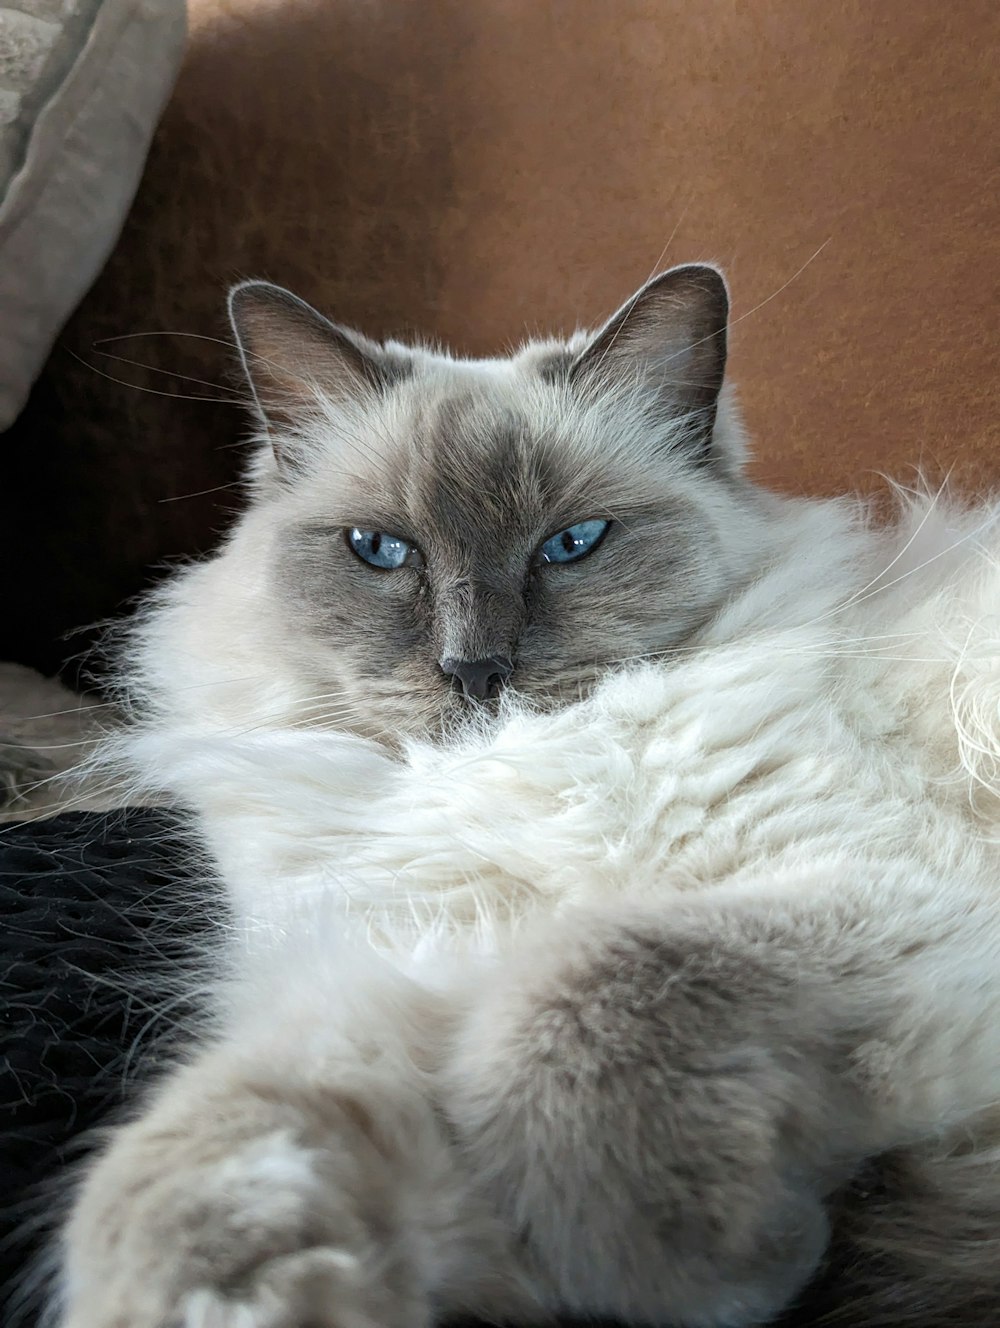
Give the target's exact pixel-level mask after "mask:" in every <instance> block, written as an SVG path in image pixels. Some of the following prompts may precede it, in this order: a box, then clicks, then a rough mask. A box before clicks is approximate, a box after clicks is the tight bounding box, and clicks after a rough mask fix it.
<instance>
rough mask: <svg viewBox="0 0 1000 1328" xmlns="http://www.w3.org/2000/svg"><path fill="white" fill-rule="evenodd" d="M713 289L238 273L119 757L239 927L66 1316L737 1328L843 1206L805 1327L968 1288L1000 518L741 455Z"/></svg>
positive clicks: (988, 1120)
mask: <svg viewBox="0 0 1000 1328" xmlns="http://www.w3.org/2000/svg"><path fill="white" fill-rule="evenodd" d="M727 307H728V306H727V298H726V293H725V287H724V284H723V282H722V280H721V278H720V277H719V275H718V274H717V273H716V272H715V270H714V269H712V268H708V267H702V266H695V267H685V268H678V269H674V270H672V271H671V272H668V273H666V274H664V275H663V276H661V277H659V278H657V279H655V280H654V281H653V282H651V283H649V284H648V285H647V286H646V287H644V288H643V289H642V290H641V291H640V292H638V293H637V295H636V296H634V297H633V298H632V300H630V301H629V302H628V303H627V304H626V305H625V306H624V307H623V309H622V310H620V311H619V313H618V314H617V315H616V316H615V317H614V318H613V319H612V320H611V321H610V322H609V324H608V325H607V326H606V327H605V328H603V329H602V330H601V331H600V332H598V333H597V334H596V335H595V336H593V337H590V338H588V337H583V336H579V337H577V338H575V339H574V340H572V341H571V342H569V343H555V342H552V343H543V344H540V345H539V344H535V345H532V346H529V347H528V348H526V349H525V350H524V351H523V352H520V353H519V354H518V355H516V356H514V357H513V358H512V359H510V360H507V361H490V362H463V361H459V360H453V359H450V358H448V357H447V356H444V355H441V354H435V353H431V352H428V351H424V350H414V349H409V348H406V347H403V346H399V345H395V344H390V345H388V346H386V347H379V346H375V345H374V344H373V343H370V342H367V341H365V340H364V339H363V338H360V337H358V336H356V335H355V334H352V333H349V332H347V331H345V330H344V329H342V328H338V327H335V326H334V325H331V324H329V323H327V322H326V321H325V320H323V319H322V318H320V316H319V315H317V314H315V313H314V312H313V311H312V310H309V309H308V308H307V307H306V306H304V305H302V304H301V303H299V302H298V301H296V300H294V298H293V297H291V296H288V295H287V294H285V293H284V292H279V291H276V290H275V289H274V288H271V287H267V286H262V285H260V284H256V283H251V284H248V285H245V286H242V287H239V288H237V290H236V291H235V293H234V296H233V302H232V309H233V320H234V327H235V329H236V332H237V336H238V338H239V341H240V345H241V348H242V351H243V356H244V363H245V366H246V368H247V372H248V376H249V379H250V382H251V385H252V388H253V391H254V397H255V405H256V409H257V411H258V417H259V421H260V425H261V443H262V445H261V447H260V449H259V452H258V455H257V457H256V460H255V462H254V467H253V473H252V475H251V478H250V496H249V502H248V505H247V510H246V512H245V514H244V516H243V517H242V518H241V520H240V522H239V523H238V525H237V527H236V529H235V531H234V533H233V535H232V536H231V537H230V538H229V540H228V541H227V543H226V544H225V545H224V547H223V548H222V549H221V551H220V552H219V553H218V554H217V555H216V556H214V557H213V558H211V559H209V560H208V561H206V562H204V563H202V564H199V565H197V566H194V567H191V568H189V569H187V570H186V571H184V572H182V573H181V574H179V575H178V576H177V577H176V578H175V579H174V580H172V581H171V582H170V583H169V584H168V585H167V586H166V587H165V589H163V590H162V591H161V592H159V594H158V596H157V597H156V598H155V600H154V601H153V603H152V605H151V607H150V609H149V611H148V612H147V613H146V615H145V616H144V618H143V620H142V622H141V624H140V626H139V627H138V628H137V629H136V631H135V633H134V635H133V641H132V646H131V653H130V661H131V662H130V665H129V677H128V679H127V681H128V684H129V688H130V700H131V702H132V704H133V707H134V709H135V711H136V715H137V719H136V723H135V725H134V727H133V729H132V730H131V732H130V734H129V735H128V737H127V738H126V740H125V741H124V743H123V744H122V745H121V747H120V749H119V750H118V751H117V752H115V753H114V754H113V759H116V760H117V759H119V758H121V757H124V760H125V761H126V763H127V764H128V767H129V769H130V770H131V771H132V774H133V778H134V780H135V781H136V785H137V786H138V787H141V788H144V789H146V790H149V789H155V790H156V791H157V792H159V793H164V792H165V793H168V794H170V795H171V796H173V797H174V798H176V799H177V800H178V801H179V802H180V803H182V804H183V805H185V806H187V807H188V808H190V809H191V810H192V811H193V812H194V813H195V814H196V816H197V818H198V823H199V825H200V827H201V831H202V833H203V836H204V839H205V842H206V844H207V845H208V847H209V849H210V851H211V853H212V855H213V856H214V858H215V860H216V862H217V864H218V866H219V868H220V871H221V874H222V877H223V879H224V881H225V883H226V886H227V888H228V890H229V891H230V895H231V900H232V905H233V915H234V923H233V927H232V929H231V938H230V942H229V946H228V952H227V953H226V954H225V955H223V956H220V959H219V967H220V970H221V972H220V978H219V982H218V1007H217V1014H216V1019H215V1032H214V1033H213V1035H212V1036H211V1037H209V1038H207V1039H205V1040H204V1041H203V1043H202V1044H201V1045H198V1046H196V1047H193V1048H192V1049H191V1053H190V1056H189V1058H188V1059H187V1061H186V1063H185V1064H184V1065H183V1066H182V1067H180V1068H178V1069H177V1070H175V1071H174V1072H172V1073H171V1074H170V1075H169V1076H168V1077H167V1078H166V1079H165V1081H164V1082H162V1083H161V1084H160V1085H159V1086H158V1087H157V1088H156V1090H155V1091H154V1092H153V1093H152V1094H151V1096H150V1097H149V1099H148V1101H147V1102H146V1103H145V1104H144V1105H143V1108H142V1110H141V1112H139V1113H138V1114H137V1116H136V1119H135V1120H134V1121H133V1123H131V1124H129V1125H127V1126H125V1127H123V1128H121V1129H119V1130H118V1131H117V1132H116V1134H115V1135H114V1137H113V1139H112V1142H111V1146H110V1148H109V1149H108V1150H107V1151H106V1153H105V1154H104V1155H103V1156H102V1157H101V1158H100V1159H99V1161H98V1162H97V1163H96V1165H94V1166H93V1168H92V1170H91V1172H90V1174H89V1176H88V1178H87V1180H86V1182H85V1184H84V1186H83V1189H82V1192H81V1194H80V1197H79V1200H78V1203H77V1205H76V1208H75V1211H74V1214H73V1216H72V1218H71V1220H70V1222H69V1224H68V1226H67V1228H66V1231H65V1261H64V1273H63V1278H62V1291H61V1297H60V1310H59V1312H58V1313H59V1317H60V1322H61V1323H62V1324H63V1325H64V1328H179V1326H181V1325H182V1326H183V1328H365V1326H369V1325H370V1326H371V1328H375V1325H378V1328H419V1325H429V1324H431V1323H433V1322H437V1321H440V1320H442V1319H444V1318H447V1317H452V1316H455V1315H457V1314H463V1313H471V1314H475V1315H478V1316H480V1317H483V1318H487V1319H490V1320H491V1321H494V1322H497V1321H500V1320H505V1321H508V1322H522V1323H529V1322H539V1321H541V1320H543V1319H545V1318H549V1317H551V1316H552V1315H556V1314H567V1315H578V1316H579V1315H584V1316H595V1315H613V1316H618V1317H620V1318H623V1319H628V1320H632V1321H636V1322H642V1323H657V1324H663V1323H671V1324H677V1325H690V1326H692V1328H709V1326H710V1325H718V1326H719V1328H722V1326H725V1328H742V1326H743V1325H749V1324H755V1323H763V1322H768V1321H770V1320H772V1319H773V1318H774V1317H775V1316H776V1315H779V1314H780V1313H782V1312H784V1311H786V1310H787V1308H788V1307H789V1306H790V1305H791V1304H793V1302H794V1301H795V1298H796V1297H797V1296H798V1295H799V1293H800V1292H801V1291H802V1289H803V1287H804V1286H805V1285H806V1284H807V1283H808V1282H809V1280H810V1278H812V1277H813V1276H814V1274H816V1273H817V1271H818V1270H819V1271H820V1272H822V1270H823V1268H824V1267H827V1266H828V1265H826V1264H825V1263H824V1260H825V1259H826V1252H827V1250H828V1245H829V1242H830V1239H831V1228H832V1231H833V1239H834V1241H835V1245H834V1248H839V1246H837V1244H836V1242H837V1241H839V1240H842V1239H843V1240H846V1241H847V1244H848V1246H849V1248H850V1251H851V1259H850V1261H849V1262H850V1266H849V1267H847V1268H846V1269H845V1271H844V1272H843V1276H840V1275H839V1274H838V1275H837V1276H834V1277H833V1278H832V1282H831V1284H830V1290H829V1297H830V1299H829V1300H828V1301H827V1302H826V1304H825V1307H824V1313H825V1314H826V1315H827V1316H829V1315H830V1314H831V1313H836V1312H839V1313H841V1314H842V1315H843V1316H844V1321H845V1322H850V1323H862V1322H864V1323H884V1324H890V1323H908V1324H921V1325H931V1324H934V1325H944V1324H954V1323H958V1322H963V1323H976V1324H983V1325H985V1324H987V1323H993V1322H995V1321H996V1316H997V1314H998V1313H1000V1258H998V1256H1000V1146H998V1145H1000V1118H998V1115H997V1103H998V1102H1000V889H998V875H1000V841H998V830H1000V766H998V761H1000V527H998V519H1000V507H997V506H994V505H991V504H978V505H972V506H967V507H963V506H960V505H958V504H956V503H954V502H953V501H951V500H950V499H947V498H946V497H945V496H943V495H941V494H938V495H936V496H933V497H926V496H919V495H916V496H911V495H907V494H903V493H900V495H899V514H898V516H897V518H896V519H895V521H893V522H891V523H889V524H887V525H886V524H883V525H878V524H876V523H874V522H873V521H872V520H871V519H870V517H869V514H868V513H867V511H866V510H865V508H864V506H863V505H862V504H860V503H858V502H854V501H847V500H843V501H836V502H829V501H823V502H820V501H805V500H793V499H788V498H783V497H779V496H776V495H773V494H767V493H763V492H762V491H760V490H759V489H757V488H755V487H754V486H753V485H752V484H750V483H749V481H748V480H747V479H746V478H745V477H744V475H743V472H742V461H743V448H742V442H741V436H740V432H739V428H738V426H737V424H736V422H735V417H734V413H733V407H732V403H731V402H730V401H729V400H728V398H727V395H726V393H725V392H724V391H722V376H723V368H724V362H725V327H726V315H727ZM720 393H721V396H720ZM873 1159H881V1162H880V1163H877V1165H880V1166H881V1167H882V1170H881V1171H880V1173H879V1174H880V1176H881V1178H882V1181H881V1188H880V1189H879V1190H878V1192H877V1193H873V1192H871V1191H870V1190H867V1191H866V1190H864V1189H863V1188H862V1189H859V1187H858V1185H857V1183H856V1182H857V1177H858V1176H859V1175H860V1174H862V1173H864V1172H865V1168H867V1167H870V1166H871V1165H872V1160H873ZM865 1174H867V1173H865ZM852 1187H853V1188H852ZM844 1232H846V1233H847V1235H846V1236H844V1235H843V1233H844ZM810 1321H812V1320H810Z"/></svg>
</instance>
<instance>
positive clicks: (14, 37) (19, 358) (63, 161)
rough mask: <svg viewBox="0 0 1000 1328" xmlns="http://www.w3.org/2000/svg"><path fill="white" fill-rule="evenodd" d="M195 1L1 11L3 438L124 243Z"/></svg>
mask: <svg viewBox="0 0 1000 1328" xmlns="http://www.w3.org/2000/svg"><path fill="white" fill-rule="evenodd" d="M184 36H185V5H184V0H0V429H3V428H6V427H7V426H8V425H9V424H10V423H11V422H12V420H13V419H14V418H15V416H16V415H17V413H18V412H19V410H20V409H21V407H22V405H23V404H24V401H25V398H26V397H27V394H28V391H29V389H30V387H31V384H32V383H33V381H34V379H35V376H36V375H37V373H38V371H39V370H40V368H41V366H42V364H43V363H44V361H45V358H46V356H47V355H48V352H49V350H50V348H51V346H52V342H53V340H54V339H55V337H56V335H57V334H58V332H59V329H60V328H61V327H62V325H63V323H64V322H65V321H66V319H67V318H68V317H69V315H70V314H71V313H72V311H73V309H74V308H75V306H76V305H77V303H78V302H79V300H80V298H81V296H82V295H83V294H84V292H85V291H86V290H87V288H88V287H89V286H90V284H91V282H92V281H93V280H94V277H95V276H96V275H97V273H98V271H99V270H100V268H101V266H102V265H103V263H104V261H105V259H106V258H107V256H108V253H109V252H110V250H111V247H112V245H113V244H114V242H115V240H116V239H117V237H118V233H119V230H120V228H121V224H122V222H123V221H124V218H125V214H126V212H127V210H128V207H129V204H130V203H131V201H132V196H133V194H134V192H135V189H136V186H137V184H138V181H139V175H140V172H141V170H142V165H143V162H144V160H145V157H146V152H147V149H148V147H149V141H150V138H151V136H152V132H153V128H154V126H155V125H156V121H157V120H158V118H159V115H160V111H161V110H162V108H163V104H164V102H165V100H166V97H167V95H168V93H169V91H170V89H171V87H172V85H173V81H174V75H175V73H176V71H177V66H178V63H179V61H180V55H181V50H182V48H183V44H184Z"/></svg>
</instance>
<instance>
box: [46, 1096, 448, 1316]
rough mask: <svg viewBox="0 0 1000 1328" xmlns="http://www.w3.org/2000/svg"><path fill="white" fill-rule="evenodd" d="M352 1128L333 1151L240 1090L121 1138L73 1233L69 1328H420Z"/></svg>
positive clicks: (178, 1105) (311, 1128)
mask: <svg viewBox="0 0 1000 1328" xmlns="http://www.w3.org/2000/svg"><path fill="white" fill-rule="evenodd" d="M334 1114H336V1112H335V1113H334ZM341 1117H342V1118H341V1119H339V1120H337V1121H336V1122H334V1126H335V1128H334V1130H333V1131H331V1137H327V1138H323V1137H320V1135H321V1133H322V1131H317V1129H316V1123H315V1122H314V1121H313V1120H311V1119H306V1118H305V1117H303V1116H301V1115H300V1114H299V1113H298V1112H297V1111H296V1110H295V1109H294V1108H293V1107H289V1106H288V1105H287V1104H281V1103H275V1102H272V1101H268V1100H265V1099H262V1098H260V1097H257V1096H255V1095H254V1094H253V1093H251V1092H249V1091H246V1090H240V1089H235V1090H233V1089H230V1091H229V1092H226V1093H220V1094H218V1095H217V1096H213V1097H210V1098H207V1099H206V1098H201V1099H200V1100H197V1101H194V1102H191V1103H189V1104H188V1105H187V1109H185V1108H184V1105H183V1095H175V1097H174V1099H173V1100H171V1101H169V1102H167V1103H165V1104H161V1105H160V1107H159V1108H157V1110H155V1111H154V1112H153V1113H152V1114H151V1115H150V1116H149V1117H147V1118H146V1119H144V1120H142V1121H140V1122H139V1123H138V1124H136V1125H133V1126H130V1127H128V1128H127V1129H125V1130H123V1131H122V1132H121V1133H120V1135H119V1136H118V1137H117V1139H116V1141H115V1143H114V1144H113V1146H112V1148H111V1149H110V1150H109V1152H108V1153H107V1154H106V1155H105V1156H104V1157H103V1158H102V1160H101V1161H100V1162H99V1163H98V1165H97V1166H96V1167H95V1169H94V1171H93V1172H92V1174H91V1175H90V1177H89V1179H88V1181H87V1183H86V1184H85V1186H84V1188H83V1191H82V1193H81V1196H80V1199H79V1202H78V1204H77V1206H76V1209H75V1211H74V1213H73V1216H72V1218H71V1220H70V1223H69V1225H68V1227H67V1230H66V1233H65V1241H66V1256H65V1265H64V1267H65V1271H64V1289H63V1295H64V1310H63V1315H62V1319H61V1323H62V1328H304V1326H305V1325H309V1328H376V1326H377V1328H395V1326H396V1325H398V1328H404V1325H405V1328H420V1325H422V1324H424V1323H426V1322H427V1321H428V1319H429V1312H428V1309H427V1306H426V1304H425V1303H424V1298H423V1297H422V1295H421V1292H420V1289H419V1288H417V1287H415V1286H414V1285H412V1284H411V1280H410V1279H409V1278H408V1275H407V1273H406V1270H405V1267H404V1264H403V1261H402V1260H401V1259H397V1258H396V1257H395V1251H394V1248H393V1238H394V1233H393V1229H392V1221H391V1215H387V1214H384V1213H383V1212H381V1211H380V1199H381V1198H382V1196H383V1194H384V1181H383V1178H382V1176H381V1175H380V1159H379V1157H378V1155H377V1149H375V1150H373V1147H372V1143H371V1140H370V1139H368V1138H366V1137H365V1131H364V1129H363V1128H360V1129H359V1128H358V1126H357V1122H356V1120H352V1119H351V1112H350V1111H348V1112H344V1113H341Z"/></svg>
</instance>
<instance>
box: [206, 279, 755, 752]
mask: <svg viewBox="0 0 1000 1328" xmlns="http://www.w3.org/2000/svg"><path fill="white" fill-rule="evenodd" d="M230 309H231V316H232V322H233V327H234V329H235V332H236V336H237V340H238V343H239V347H240V351H241V354H242V358H243V363H244V367H245V369H246V373H247V377H248V380H249V382H250V385H251V387H252V390H253V397H254V403H255V407H256V410H257V413H258V415H259V421H260V425H261V430H262V438H263V439H264V440H265V441H266V444H267V445H266V446H264V447H262V448H261V450H260V454H259V456H258V458H257V461H256V463H255V464H256V471H255V487H254V493H255V498H254V503H255V504H256V505H257V507H258V509H259V510H263V511H266V513H267V519H268V523H269V529H270V531H271V532H272V533H271V538H270V542H269V548H268V550H267V552H266V568H265V573H264V575H265V579H266V584H267V588H268V594H269V595H270V596H271V599H272V603H273V608H274V611H275V612H276V613H277V615H278V619H279V621H280V623H281V630H282V631H283V633H284V634H285V644H286V647H287V653H288V654H289V656H290V657H292V658H294V660H295V661H296V666H297V667H299V668H301V669H302V671H303V673H304V674H305V675H306V676H307V678H308V682H309V685H310V686H311V687H313V688H314V689H315V690H316V692H317V693H318V694H331V695H335V696H336V697H337V698H338V700H339V702H340V703H341V708H340V709H339V710H338V711H337V713H338V715H339V717H340V722H341V723H343V724H344V725H345V726H347V727H351V728H356V729H358V730H360V731H362V732H365V733H368V734H372V735H376V736H382V737H386V736H393V735H399V734H401V733H423V734H429V735H431V736H434V735H436V734H438V733H440V732H442V731H447V730H448V729H449V728H450V727H451V726H452V725H453V724H454V723H455V722H456V721H458V720H460V719H461V718H462V717H463V716H467V715H469V714H470V713H474V711H475V708H476V707H481V706H483V705H486V706H489V705H490V704H491V703H492V700H493V699H494V698H495V697H496V696H497V694H498V693H499V692H500V691H501V689H503V688H513V689H516V691H517V692H519V693H521V694H523V695H525V696H527V697H528V698H530V699H531V700H532V701H533V702H535V703H538V704H542V705H549V704H557V703H560V702H565V701H569V700H573V699H575V698H577V697H578V696H579V695H580V694H581V693H582V692H583V691H585V690H586V689H587V688H588V686H590V685H591V684H592V683H593V681H594V680H595V679H596V678H597V677H599V676H600V674H601V673H602V672H603V671H605V670H606V669H607V668H608V667H610V666H613V665H614V664H615V663H617V662H619V661H625V660H630V659H635V658H638V657H645V656H649V655H651V654H655V653H658V652H663V651H668V650H670V649H671V648H673V647H676V646H678V645H679V644H680V643H683V642H684V641H685V640H686V639H687V638H689V637H690V636H691V634H692V633H693V632H694V631H696V629H697V628H698V627H699V626H701V625H702V624H703V623H704V622H705V621H706V620H707V619H708V618H709V617H710V616H711V615H712V614H713V612H714V611H715V610H716V609H717V607H718V606H719V604H720V602H721V601H722V600H723V599H724V597H725V596H726V593H727V591H728V590H729V589H730V588H731V586H732V584H733V582H734V580H735V579H738V578H739V577H741V576H744V575H746V574H747V572H748V570H749V569H750V567H751V566H752V564H753V562H754V548H755V541H756V540H757V539H758V535H757V532H758V530H759V520H758V518H757V517H756V515H755V510H756V509H755V503H754V500H753V498H752V491H751V489H750V487H749V486H748V485H747V484H746V483H745V481H744V480H743V479H742V478H741V473H740V471H741V462H742V446H741V442H740V436H739V430H738V426H737V425H736V424H735V421H734V420H733V419H732V417H731V411H730V409H729V407H728V405H727V403H726V401H725V399H724V398H723V399H722V400H720V393H721V392H722V387H723V374H724V369H725V361H726V322H727V314H728V297H727V292H726V286H725V282H724V281H723V278H722V277H721V275H720V274H719V273H718V272H717V271H716V270H715V269H714V268H712V267H708V266H702V265H697V266H687V267H679V268H674V269H672V270H671V271H669V272H666V273H664V274H662V275H661V276H659V277H656V278H655V279H654V280H652V281H650V282H649V283H647V285H645V286H644V287H643V288H642V289H641V290H640V291H638V292H637V294H635V295H634V296H633V297H632V298H631V299H630V300H629V301H628V302H627V303H626V304H625V305H624V306H623V307H622V308H621V309H620V310H619V311H618V312H617V313H616V314H615V315H614V316H613V317H612V318H611V319H610V320H609V321H608V322H607V323H606V324H605V325H604V327H603V328H601V329H600V331H598V332H597V333H595V334H593V335H591V336H585V335H580V334H578V335H577V336H575V337H573V338H572V339H571V340H570V341H568V342H556V341H550V342H543V343H537V342H536V343H532V344H529V345H528V346H526V347H525V348H523V349H522V350H521V351H519V352H518V353H516V354H514V355H513V356H511V357H510V358H507V359H496V360H483V361H465V360H459V359H453V358H451V357H450V356H448V355H444V354H439V353H435V352H432V351H429V350H426V349H420V348H410V347H406V346H402V345H399V344H396V343H389V344H387V345H384V346H382V345H376V344H375V343H373V342H371V341H369V340H367V339H366V338H364V337H361V336H359V335H357V334H356V333H354V332H351V331H348V330H346V329H344V328H342V327H339V326H336V325H335V324H333V323H330V322H328V321H327V320H326V319H325V318H323V317H322V316H321V315H319V314H318V313H316V312H315V311H314V310H313V309H311V308H309V306H308V305H305V304H303V303H302V302H301V301H299V300H297V299H296V298H295V297H294V296H292V295H290V294H288V293H287V292H286V291H283V290H280V289H279V288H277V287H274V286H270V285H267V284H265V283H260V282H249V283H246V284H243V285H240V286H237V287H236V289H235V290H234V291H233V293H232V296H231V302H230Z"/></svg>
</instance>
